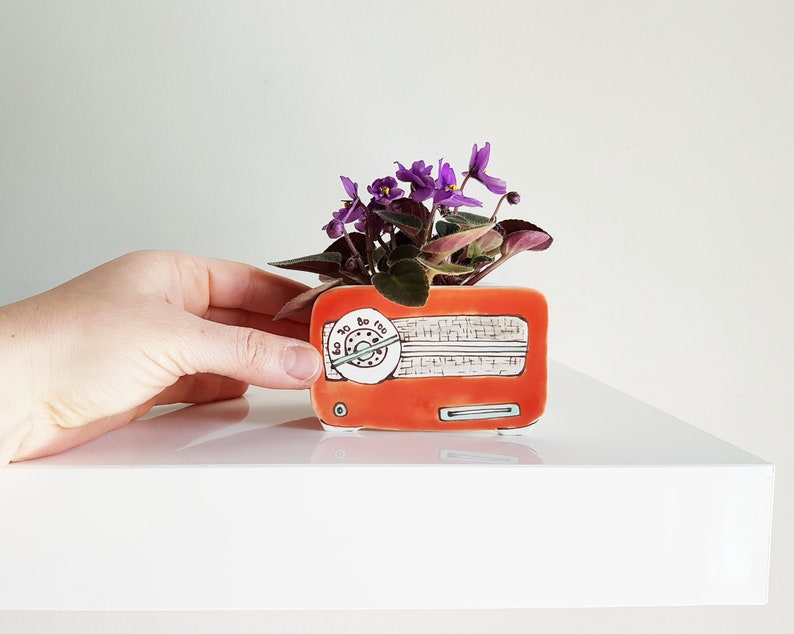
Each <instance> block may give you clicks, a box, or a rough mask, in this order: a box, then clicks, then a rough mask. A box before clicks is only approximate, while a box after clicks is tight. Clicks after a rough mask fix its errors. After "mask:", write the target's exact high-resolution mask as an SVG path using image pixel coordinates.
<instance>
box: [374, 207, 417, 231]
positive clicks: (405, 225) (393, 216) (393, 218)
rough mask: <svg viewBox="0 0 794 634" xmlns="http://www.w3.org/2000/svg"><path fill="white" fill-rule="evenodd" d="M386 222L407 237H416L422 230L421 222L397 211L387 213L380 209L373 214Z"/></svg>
mask: <svg viewBox="0 0 794 634" xmlns="http://www.w3.org/2000/svg"><path fill="white" fill-rule="evenodd" d="M375 213H376V214H377V215H378V216H379V217H380V218H382V219H383V220H385V221H386V222H390V223H391V224H393V225H394V226H395V227H399V228H400V229H402V230H403V231H405V233H407V234H408V235H413V236H415V235H417V234H418V233H419V232H420V231H421V230H422V221H421V219H419V218H417V217H416V216H412V215H411V214H404V213H401V212H399V211H387V210H385V209H380V210H378V211H376V212H375Z"/></svg>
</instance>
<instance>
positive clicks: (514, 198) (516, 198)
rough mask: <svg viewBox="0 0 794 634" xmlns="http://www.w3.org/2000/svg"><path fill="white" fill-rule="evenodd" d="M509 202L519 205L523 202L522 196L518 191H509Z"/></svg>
mask: <svg viewBox="0 0 794 634" xmlns="http://www.w3.org/2000/svg"><path fill="white" fill-rule="evenodd" d="M507 202H508V204H510V205H517V204H518V203H520V202H521V196H520V194H519V193H518V192H507Z"/></svg>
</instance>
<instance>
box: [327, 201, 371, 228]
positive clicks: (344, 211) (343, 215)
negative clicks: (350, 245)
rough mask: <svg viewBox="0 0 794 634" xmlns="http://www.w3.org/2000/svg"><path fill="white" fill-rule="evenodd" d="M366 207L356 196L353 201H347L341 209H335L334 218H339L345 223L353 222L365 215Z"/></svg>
mask: <svg viewBox="0 0 794 634" xmlns="http://www.w3.org/2000/svg"><path fill="white" fill-rule="evenodd" d="M365 210H366V208H365V207H364V204H363V203H362V202H361V201H360V200H359V199H358V198H356V200H353V201H346V202H345V206H344V207H342V208H341V209H340V210H339V211H335V212H334V213H333V214H331V215H332V216H333V217H334V219H336V220H339V221H340V222H342V223H344V224H349V223H351V222H356V221H357V220H361V218H363V217H364V211H365Z"/></svg>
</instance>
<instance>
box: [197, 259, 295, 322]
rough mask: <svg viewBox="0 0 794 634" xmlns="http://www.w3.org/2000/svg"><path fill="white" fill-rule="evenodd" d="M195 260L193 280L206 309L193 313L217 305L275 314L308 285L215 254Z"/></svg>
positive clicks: (218, 306)
mask: <svg viewBox="0 0 794 634" xmlns="http://www.w3.org/2000/svg"><path fill="white" fill-rule="evenodd" d="M194 262H195V265H196V266H195V267H193V269H194V276H195V278H194V280H193V283H195V284H197V286H198V287H199V288H201V289H202V290H203V291H204V293H203V295H204V298H203V299H205V300H206V304H204V306H202V309H203V310H200V311H198V310H195V311H194V310H191V312H193V313H194V314H200V313H203V312H204V311H205V310H207V309H208V308H213V307H214V308H232V309H239V310H245V311H249V312H253V313H260V314H263V315H275V314H276V313H277V312H278V311H279V310H280V309H281V307H282V306H283V305H284V304H286V303H287V302H288V301H289V300H290V299H292V298H293V297H295V296H296V295H299V294H300V293H302V292H304V291H305V290H306V289H307V288H308V286H306V285H305V284H301V283H300V282H297V281H295V280H291V279H288V278H286V277H283V276H281V275H276V274H275V273H269V272H267V271H264V270H262V269H260V268H257V267H255V266H252V265H250V264H244V263H241V262H233V261H230V260H220V259H215V258H195V259H194ZM183 287H184V280H183ZM186 301H187V300H186ZM202 303H203V302H202ZM189 310H190V308H189Z"/></svg>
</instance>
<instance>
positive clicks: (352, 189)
mask: <svg viewBox="0 0 794 634" xmlns="http://www.w3.org/2000/svg"><path fill="white" fill-rule="evenodd" d="M339 178H340V179H341V180H342V187H344V188H345V193H346V194H347V197H348V198H350V200H358V183H354V182H353V181H352V180H350V179H349V178H348V177H347V176H340V177H339Z"/></svg>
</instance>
